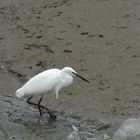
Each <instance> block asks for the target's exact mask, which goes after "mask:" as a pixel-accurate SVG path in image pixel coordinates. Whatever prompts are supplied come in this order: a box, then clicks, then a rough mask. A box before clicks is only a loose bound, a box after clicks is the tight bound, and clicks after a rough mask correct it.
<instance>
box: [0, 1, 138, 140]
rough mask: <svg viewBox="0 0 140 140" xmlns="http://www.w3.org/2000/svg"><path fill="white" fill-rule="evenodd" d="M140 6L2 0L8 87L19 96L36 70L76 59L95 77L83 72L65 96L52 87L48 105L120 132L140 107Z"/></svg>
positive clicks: (0, 72)
mask: <svg viewBox="0 0 140 140" xmlns="http://www.w3.org/2000/svg"><path fill="white" fill-rule="evenodd" d="M139 7H140V2H139V0H133V1H131V0H118V1H115V0H87V1H84V0H71V1H70V0H60V1H58V0H50V1H46V0H42V1H35V0H29V1H28V2H27V1H18V0H14V1H10V0H5V1H0V90H1V91H0V94H1V95H10V96H13V97H14V96H15V95H14V93H15V90H16V89H17V88H19V87H20V86H21V85H23V84H24V83H25V82H26V81H27V80H28V79H29V78H31V77H32V76H34V75H35V74H37V73H39V72H41V71H43V70H46V69H49V68H54V67H56V68H63V67H64V66H70V67H72V68H74V69H75V70H76V71H77V72H78V73H79V74H81V75H83V76H84V77H85V78H87V79H88V80H89V81H90V82H91V84H87V83H84V82H83V81H81V80H79V79H75V81H74V84H72V85H71V86H70V87H68V88H65V89H64V90H62V91H61V92H60V99H59V100H58V101H56V99H55V95H54V94H50V95H46V96H45V97H44V100H43V102H42V104H43V105H46V106H48V107H49V108H51V109H53V110H55V111H56V112H59V113H61V114H65V115H71V116H72V115H73V116H80V118H82V120H98V121H99V122H104V123H109V124H111V128H109V129H108V130H107V131H109V134H113V132H114V131H115V130H116V129H117V127H118V126H119V125H120V123H121V122H122V121H124V120H125V119H126V118H130V117H137V116H139V114H140V113H139V111H140V103H139V102H140V93H139V92H140V84H139V83H140V53H139V52H140V47H139V42H140V30H139V25H140V8H139ZM34 100H37V97H36V98H35V99H34ZM56 139H57V138H56Z"/></svg>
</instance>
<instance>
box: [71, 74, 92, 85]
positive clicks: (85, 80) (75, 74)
mask: <svg viewBox="0 0 140 140" xmlns="http://www.w3.org/2000/svg"><path fill="white" fill-rule="evenodd" d="M72 73H73V74H74V75H76V76H77V77H79V78H80V79H82V80H84V81H86V82H87V83H90V82H89V81H88V80H86V79H85V78H83V77H82V76H80V75H78V74H77V73H74V72H72Z"/></svg>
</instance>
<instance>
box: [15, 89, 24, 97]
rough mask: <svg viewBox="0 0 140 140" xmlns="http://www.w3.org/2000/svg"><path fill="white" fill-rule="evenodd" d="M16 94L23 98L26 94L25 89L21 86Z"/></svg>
mask: <svg viewBox="0 0 140 140" xmlns="http://www.w3.org/2000/svg"><path fill="white" fill-rule="evenodd" d="M15 95H16V96H17V97H18V98H22V97H23V96H24V92H23V90H22V89H21V88H20V89H17V91H16V93H15Z"/></svg>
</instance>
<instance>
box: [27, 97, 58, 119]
mask: <svg viewBox="0 0 140 140" xmlns="http://www.w3.org/2000/svg"><path fill="white" fill-rule="evenodd" d="M32 98H33V96H31V97H29V98H28V99H27V103H28V104H31V105H34V106H37V107H38V109H39V113H40V116H42V112H41V109H45V110H46V111H47V112H48V114H49V115H50V117H51V118H53V119H56V115H55V114H54V113H53V112H52V111H51V110H50V109H48V108H47V107H45V106H42V105H40V103H41V101H42V99H43V97H41V98H40V99H39V102H38V104H35V103H33V102H31V99H32Z"/></svg>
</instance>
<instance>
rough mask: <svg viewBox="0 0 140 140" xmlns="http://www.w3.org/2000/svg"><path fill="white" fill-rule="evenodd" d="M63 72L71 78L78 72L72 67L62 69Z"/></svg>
mask: <svg viewBox="0 0 140 140" xmlns="http://www.w3.org/2000/svg"><path fill="white" fill-rule="evenodd" d="M62 71H63V72H65V73H67V74H69V75H71V76H75V74H74V73H76V74H77V72H76V71H75V70H74V69H72V68H70V67H64V68H63V69H62Z"/></svg>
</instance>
